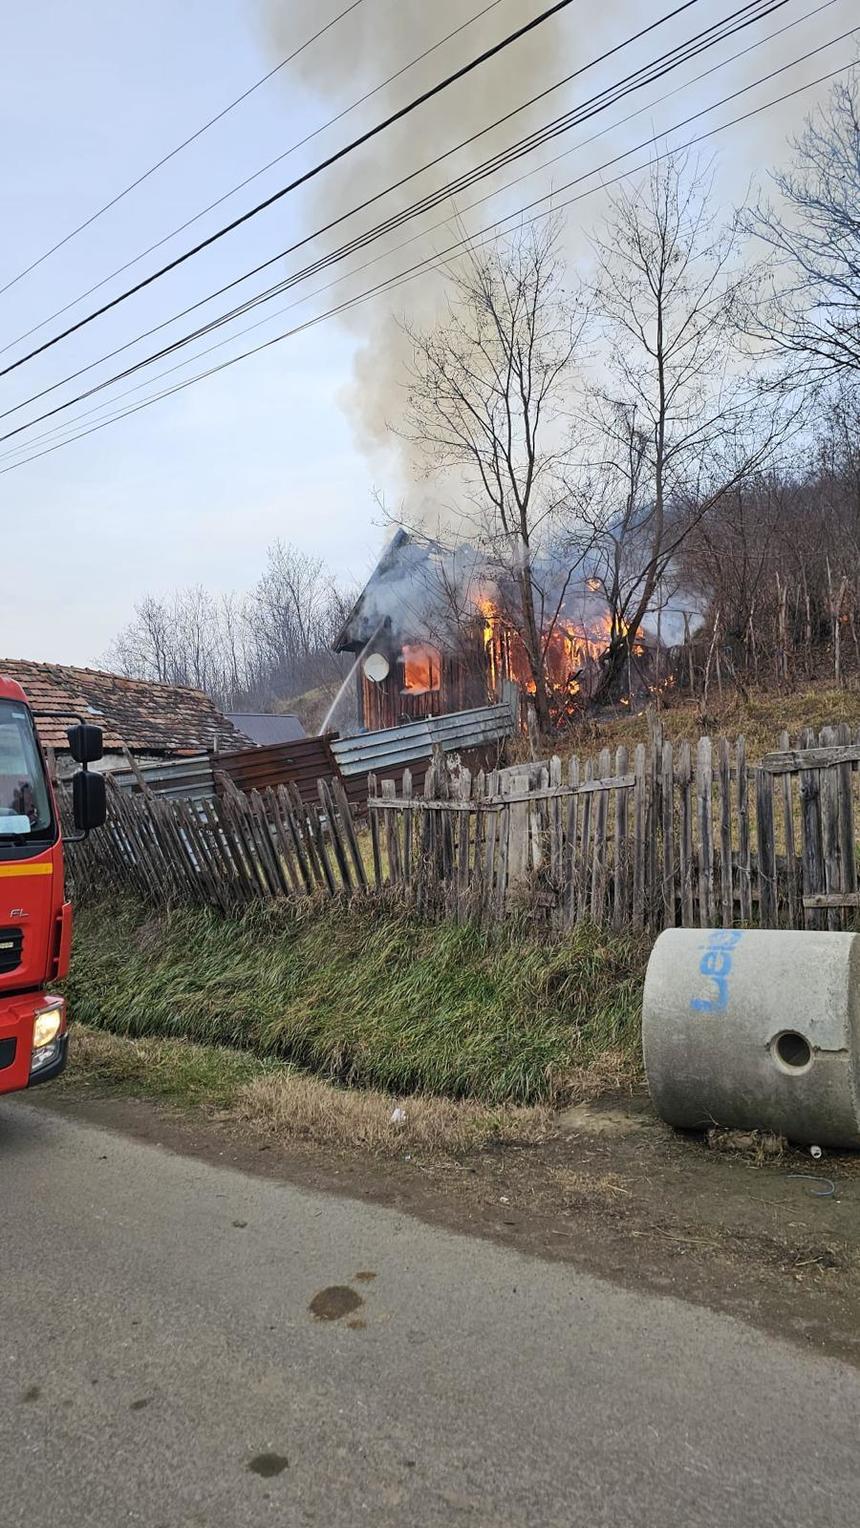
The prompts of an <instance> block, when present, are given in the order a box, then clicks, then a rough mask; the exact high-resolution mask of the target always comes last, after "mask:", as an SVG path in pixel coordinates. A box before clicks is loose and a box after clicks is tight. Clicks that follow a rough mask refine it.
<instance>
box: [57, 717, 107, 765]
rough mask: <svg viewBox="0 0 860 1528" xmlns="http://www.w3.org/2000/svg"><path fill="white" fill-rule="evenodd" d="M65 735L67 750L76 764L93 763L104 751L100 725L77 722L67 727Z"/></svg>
mask: <svg viewBox="0 0 860 1528" xmlns="http://www.w3.org/2000/svg"><path fill="white" fill-rule="evenodd" d="M66 736H67V738H68V740H69V752H70V754H71V755H72V758H73V759H74V761H75V763H76V764H95V763H96V761H97V760H98V759H100V758H101V756H102V753H103V751H104V748H103V742H102V729H101V727H93V726H92V724H91V723H90V722H78V724H77V726H75V727H70V728H69V730H68V732H67V733H66Z"/></svg>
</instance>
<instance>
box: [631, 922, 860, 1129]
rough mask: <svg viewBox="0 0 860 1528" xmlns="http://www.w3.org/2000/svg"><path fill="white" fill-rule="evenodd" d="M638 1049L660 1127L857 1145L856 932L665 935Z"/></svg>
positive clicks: (651, 972)
mask: <svg viewBox="0 0 860 1528" xmlns="http://www.w3.org/2000/svg"><path fill="white" fill-rule="evenodd" d="M642 1048H643V1052H644V1057H645V1070H646V1073H647V1076H648V1087H649V1089H650V1091H651V1097H652V1099H653V1100H654V1104H655V1107H656V1108H657V1110H658V1112H659V1113H660V1114H661V1115H662V1117H663V1119H665V1120H667V1121H668V1123H669V1124H670V1125H679V1126H681V1127H683V1128H688V1129H689V1128H692V1129H701V1128H702V1127H706V1126H709V1125H728V1126H731V1127H733V1128H735V1129H740V1130H756V1129H758V1130H775V1131H778V1132H779V1133H780V1134H781V1135H785V1136H787V1137H788V1139H789V1140H791V1141H795V1142H797V1143H798V1144H803V1145H815V1144H817V1145H820V1146H831V1147H845V1146H848V1147H860V1088H858V1069H860V935H857V934H819V933H813V932H808V933H789V932H784V933H780V932H776V931H770V930H766V929H761V930H758V929H742V930H738V929H702V930H695V929H674V928H673V929H667V930H666V932H665V933H663V934H661V935H660V937H659V939H658V940H657V943H656V944H655V946H654V949H653V951H652V953H651V959H650V961H649V962H648V973H647V975H646V978H645V996H644V1002H643V1012H642Z"/></svg>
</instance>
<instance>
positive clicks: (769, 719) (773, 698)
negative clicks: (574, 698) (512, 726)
mask: <svg viewBox="0 0 860 1528" xmlns="http://www.w3.org/2000/svg"><path fill="white" fill-rule="evenodd" d="M708 712H709V722H708V731H709V732H710V735H711V736H712V737H718V736H720V735H723V736H725V737H728V738H732V739H733V738H736V737H738V736H739V734H741V733H743V735H744V737H745V738H746V742H747V758H748V759H749V760H750V762H751V763H754V762H755V760H756V759H759V758H760V757H761V755H762V754H763V753H767V752H768V751H769V750H771V749H775V748H777V747H778V746H779V735H780V733H781V732H782V731H783V730H785V731H787V732H788V733H789V734H790V735H791V736H792V737H795V736H796V734H797V733H798V732H800V731H801V730H802V729H803V728H804V727H813V728H815V730H816V731H818V730H819V729H820V728H821V727H835V726H837V725H838V724H839V722H848V724H849V726H851V727H860V692H857V691H855V690H837V689H834V688H832V687H828V686H827V685H826V684H817V685H810V686H808V687H807V688H801V689H797V690H792V691H789V692H788V693H786V694H783V693H780V692H779V691H775V690H752V691H751V692H750V696H749V700H748V701H745V700H743V699H742V697H741V696H740V695H739V694H737V693H736V692H735V691H733V690H731V689H729V688H728V687H727V688H726V690H725V694H724V699H723V701H722V702H721V701H720V698H719V695H718V694H717V693H716V689H714V690H713V691H712V693H711V697H710V701H709V705H708ZM660 720H661V722H662V724H663V732H664V735H665V737H666V738H669V739H671V741H672V742H675V741H679V742H696V741H697V740H698V739H699V737H700V736H701V734H702V731H703V728H702V724H701V718H700V714H699V710H698V706H697V705H696V704H695V702H692V701H682V702H680V703H676V704H672V703H671V702H668V703H666V704H665V705H664V707H663V709H662V710H661V712H660ZM647 740H648V720H647V717H646V715H645V713H644V712H640V713H638V714H637V715H635V716H628V715H627V714H626V713H625V712H624V711H623V710H620V711H619V713H618V715H617V716H616V717H614V718H606V717H601V718H599V719H588V718H586V719H584V720H583V721H581V722H579V723H578V724H577V726H576V727H575V728H574V729H573V730H572V731H571V732H570V733H568V734H567V735H566V736H564V738H562V739H552V740H551V745H548V750H547V751H548V752H558V753H561V754H563V755H565V756H566V755H568V754H573V753H579V754H582V755H584V756H591V755H592V754H593V753H594V752H595V750H596V749H598V748H617V747H620V746H621V745H622V744H623V745H624V746H626V747H627V748H633V747H635V745H636V744H637V743H645V742H647Z"/></svg>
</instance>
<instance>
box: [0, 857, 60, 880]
mask: <svg viewBox="0 0 860 1528" xmlns="http://www.w3.org/2000/svg"><path fill="white" fill-rule="evenodd" d="M53 870H54V867H53V865H52V864H51V862H50V860H42V861H40V862H39V863H38V864H35V865H28V864H27V863H26V861H25V862H24V864H17V865H0V880H2V879H3V878H4V876H10V875H52V874H53Z"/></svg>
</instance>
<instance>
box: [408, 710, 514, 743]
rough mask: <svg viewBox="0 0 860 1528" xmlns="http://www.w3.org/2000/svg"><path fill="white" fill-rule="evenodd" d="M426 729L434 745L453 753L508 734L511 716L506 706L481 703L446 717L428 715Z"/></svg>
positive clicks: (511, 723) (496, 740)
mask: <svg viewBox="0 0 860 1528" xmlns="http://www.w3.org/2000/svg"><path fill="white" fill-rule="evenodd" d="M427 729H428V731H429V733H430V740H431V743H432V744H433V745H434V746H435V745H436V744H437V743H439V744H441V746H442V747H443V748H444V750H445V752H446V753H452V752H454V751H455V750H457V749H460V748H463V749H468V748H482V747H483V746H484V745H485V744H487V743H495V742H501V740H502V739H503V738H506V737H510V735H511V732H512V731H513V719H512V716H511V710H510V707H509V706H505V705H502V706H480V707H476V708H475V709H474V710H473V711H454V712H452V713H451V714H450V715H449V716H431V717H429V718H428V720H427Z"/></svg>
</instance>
